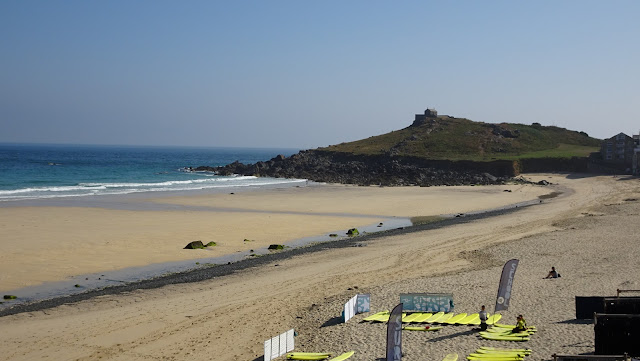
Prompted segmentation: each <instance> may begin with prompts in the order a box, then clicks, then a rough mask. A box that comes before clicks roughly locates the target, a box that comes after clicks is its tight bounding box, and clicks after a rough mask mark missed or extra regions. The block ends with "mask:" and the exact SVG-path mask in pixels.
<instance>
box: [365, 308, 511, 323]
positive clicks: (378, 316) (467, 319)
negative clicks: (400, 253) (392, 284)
mask: <svg viewBox="0 0 640 361" xmlns="http://www.w3.org/2000/svg"><path fill="white" fill-rule="evenodd" d="M389 314H390V312H389V311H381V312H378V313H375V314H373V315H371V316H367V317H365V318H363V321H370V322H387V321H389ZM501 318H502V315H501V314H499V313H496V314H493V315H490V316H489V318H488V319H487V324H488V325H493V324H494V323H496V322H498V321H499V320H500V319H501ZM402 322H403V323H440V324H445V325H479V324H480V316H479V315H478V314H477V313H472V314H467V313H458V314H455V313H454V312H447V313H445V312H437V313H431V312H413V313H409V314H407V313H403V314H402Z"/></svg>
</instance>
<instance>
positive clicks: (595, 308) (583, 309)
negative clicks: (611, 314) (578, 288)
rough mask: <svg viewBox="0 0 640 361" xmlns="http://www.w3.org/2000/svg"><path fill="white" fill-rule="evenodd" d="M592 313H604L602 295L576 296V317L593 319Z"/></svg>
mask: <svg viewBox="0 0 640 361" xmlns="http://www.w3.org/2000/svg"><path fill="white" fill-rule="evenodd" d="M594 313H605V312H604V297H591V296H576V319H579V320H580V319H589V320H593V314H594Z"/></svg>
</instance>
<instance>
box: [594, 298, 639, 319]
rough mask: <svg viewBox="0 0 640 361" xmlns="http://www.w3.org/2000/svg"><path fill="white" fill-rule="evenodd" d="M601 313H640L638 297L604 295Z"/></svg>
mask: <svg viewBox="0 0 640 361" xmlns="http://www.w3.org/2000/svg"><path fill="white" fill-rule="evenodd" d="M602 313H607V314H614V313H620V314H632V315H640V297H605V298H604V312H602Z"/></svg>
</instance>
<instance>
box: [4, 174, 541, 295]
mask: <svg viewBox="0 0 640 361" xmlns="http://www.w3.org/2000/svg"><path fill="white" fill-rule="evenodd" d="M505 189H510V190H512V192H511V193H508V192H503V191H504V190H505ZM547 192H549V190H548V189H545V188H543V187H534V186H523V185H509V186H489V187H450V188H419V187H398V188H380V187H355V186H342V185H320V186H312V187H302V188H283V189H269V190H264V191H258V192H241V193H235V194H213V195H207V196H202V195H198V196H189V197H171V198H169V197H165V198H155V199H144V198H143V199H135V200H132V201H135V202H142V203H146V202H153V203H157V204H171V205H180V206H185V207H183V209H179V210H162V209H163V208H161V207H159V209H160V210H156V211H149V210H145V211H131V210H117V209H103V208H88V207H84V208H80V207H7V208H0V235H2V237H0V292H5V293H6V292H9V291H12V290H15V289H18V288H22V287H26V286H33V285H38V284H41V283H42V282H46V281H57V280H64V279H66V278H68V277H70V276H75V275H82V274H88V273H97V272H106V271H111V270H117V269H122V268H126V267H133V266H144V265H149V264H154V263H162V262H168V261H181V260H196V259H201V258H205V257H219V256H224V255H229V254H233V253H236V252H239V251H248V250H250V249H260V248H266V247H268V246H269V245H270V244H273V243H279V244H282V243H287V242H289V241H292V240H296V239H300V238H304V237H310V236H316V235H322V234H327V233H331V232H336V231H338V230H347V229H349V228H353V227H359V226H362V225H367V224H377V223H378V222H383V221H386V218H389V217H413V216H429V215H437V214H448V213H459V212H470V211H473V210H482V209H489V208H495V207H500V206H504V205H508V204H513V203H517V202H521V201H526V200H531V199H536V197H537V196H538V195H541V194H544V193H547ZM70 205H73V200H71V201H70ZM190 206H191V207H190ZM193 206H197V208H196V207H193ZM146 208H148V207H146ZM245 239H250V240H253V242H245V241H244V240H245ZM194 240H202V241H203V242H204V243H208V242H210V241H214V242H216V243H217V246H216V247H213V248H208V249H204V250H185V249H183V247H184V246H185V245H186V244H187V243H189V242H190V241H194Z"/></svg>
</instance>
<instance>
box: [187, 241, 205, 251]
mask: <svg viewBox="0 0 640 361" xmlns="http://www.w3.org/2000/svg"><path fill="white" fill-rule="evenodd" d="M202 248H204V244H203V243H202V241H193V242H189V244H187V245H186V246H185V247H184V249H202Z"/></svg>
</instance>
